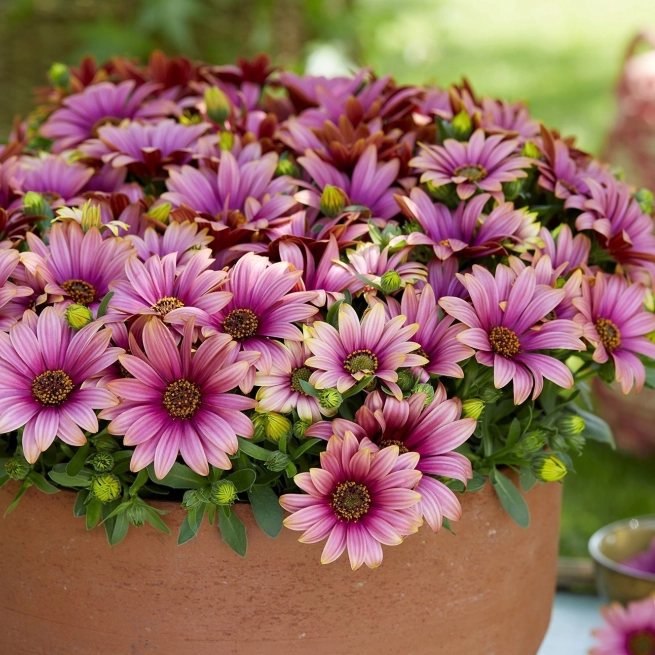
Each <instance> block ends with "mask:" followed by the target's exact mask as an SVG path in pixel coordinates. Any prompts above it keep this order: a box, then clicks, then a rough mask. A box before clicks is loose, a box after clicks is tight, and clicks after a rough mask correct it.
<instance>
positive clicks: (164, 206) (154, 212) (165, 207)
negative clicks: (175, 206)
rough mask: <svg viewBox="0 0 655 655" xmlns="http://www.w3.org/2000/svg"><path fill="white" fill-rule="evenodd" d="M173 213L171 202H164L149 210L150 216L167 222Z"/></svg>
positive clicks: (161, 221)
mask: <svg viewBox="0 0 655 655" xmlns="http://www.w3.org/2000/svg"><path fill="white" fill-rule="evenodd" d="M170 215H171V203H170V202H163V203H161V205H155V206H154V207H151V208H150V209H149V210H148V216H150V217H151V218H154V219H155V220H156V221H159V222H160V223H166V222H167V221H168V217H169V216H170Z"/></svg>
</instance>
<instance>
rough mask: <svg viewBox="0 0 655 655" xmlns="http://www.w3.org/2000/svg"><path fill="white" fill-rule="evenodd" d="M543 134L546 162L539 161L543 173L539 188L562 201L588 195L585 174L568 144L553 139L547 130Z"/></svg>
mask: <svg viewBox="0 0 655 655" xmlns="http://www.w3.org/2000/svg"><path fill="white" fill-rule="evenodd" d="M541 134H542V145H541V151H542V153H543V154H544V156H545V158H546V160H545V161H541V160H539V161H537V168H538V169H539V172H540V173H541V175H540V176H539V180H538V183H539V186H540V187H541V188H542V189H546V191H550V192H551V193H553V194H555V197H556V198H560V199H562V200H566V199H567V198H570V197H571V196H577V195H580V194H585V195H586V194H588V193H589V186H588V185H587V182H586V181H585V179H584V177H585V175H584V172H583V171H581V170H580V168H579V167H578V164H577V162H576V161H575V159H573V157H571V154H570V150H569V147H568V146H567V145H566V143H564V141H562V140H561V139H555V138H553V135H552V134H551V133H550V132H549V131H548V130H546V129H545V128H544V129H542V131H541Z"/></svg>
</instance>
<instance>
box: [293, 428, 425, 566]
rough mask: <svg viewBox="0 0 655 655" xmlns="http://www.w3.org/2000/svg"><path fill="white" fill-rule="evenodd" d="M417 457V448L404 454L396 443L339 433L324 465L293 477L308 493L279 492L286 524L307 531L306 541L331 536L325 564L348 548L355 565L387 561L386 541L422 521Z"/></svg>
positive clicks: (398, 537)
mask: <svg viewBox="0 0 655 655" xmlns="http://www.w3.org/2000/svg"><path fill="white" fill-rule="evenodd" d="M417 461H418V455H417V454H416V453H405V454H402V455H401V454H399V449H398V447H397V446H393V447H390V448H384V449H383V450H378V448H377V446H375V445H374V444H372V443H371V442H370V441H368V440H364V441H362V442H359V441H358V440H357V438H356V437H355V436H354V435H353V434H352V433H350V432H347V433H346V434H345V435H344V437H343V439H342V438H341V437H337V436H334V437H332V438H331V439H330V441H329V442H328V445H327V450H326V451H325V452H323V453H321V468H313V469H311V470H310V471H309V472H308V473H299V474H298V475H296V476H295V478H294V481H295V483H296V484H297V485H298V487H300V489H302V491H305V492H306V494H285V495H284V496H281V497H280V504H281V505H282V507H284V509H286V510H287V511H289V512H292V514H291V515H290V516H288V517H287V518H286V519H285V521H284V525H285V526H286V527H287V528H289V529H290V530H302V531H304V532H303V534H302V536H301V537H300V539H299V541H301V542H303V543H310V544H311V543H316V542H318V541H321V540H322V539H325V538H326V537H327V538H328V540H327V542H326V544H325V548H324V549H323V554H322V556H321V563H322V564H329V563H330V562H333V561H335V560H336V559H337V558H339V557H340V556H341V554H342V553H343V551H344V550H346V549H347V550H348V556H349V558H350V565H351V567H352V569H353V570H356V569H358V568H359V567H360V566H362V564H366V565H367V566H368V567H369V568H375V567H377V566H379V565H380V564H381V563H382V547H381V544H385V545H387V546H396V545H398V544H401V543H402V542H403V539H404V537H405V536H407V535H409V534H413V533H414V532H416V531H417V530H418V528H419V527H420V525H421V524H422V521H421V517H420V515H419V514H418V512H417V511H416V506H417V503H418V502H419V501H420V499H421V496H420V495H419V494H418V493H417V492H416V491H414V487H416V485H417V484H418V483H419V481H420V480H421V473H420V471H415V470H414V467H415V466H416V463H417Z"/></svg>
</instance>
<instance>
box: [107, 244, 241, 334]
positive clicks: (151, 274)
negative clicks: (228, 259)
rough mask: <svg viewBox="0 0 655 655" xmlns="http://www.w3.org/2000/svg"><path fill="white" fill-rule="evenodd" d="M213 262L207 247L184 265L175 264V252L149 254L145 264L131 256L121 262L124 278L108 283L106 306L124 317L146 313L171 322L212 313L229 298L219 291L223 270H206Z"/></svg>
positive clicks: (229, 295)
mask: <svg viewBox="0 0 655 655" xmlns="http://www.w3.org/2000/svg"><path fill="white" fill-rule="evenodd" d="M213 261H214V260H213V259H211V251H210V250H207V249H204V250H199V251H198V252H196V253H195V254H194V255H193V257H191V259H189V261H188V263H187V264H186V265H185V266H184V267H178V262H177V253H171V254H170V255H166V256H164V257H159V255H153V256H152V257H150V258H149V259H147V260H146V261H145V263H144V262H142V261H140V260H139V259H137V258H136V257H132V258H131V259H130V260H129V261H128V262H127V263H126V264H125V275H126V277H127V279H124V280H118V281H117V282H114V283H112V284H111V290H112V291H113V292H114V295H113V296H112V298H111V300H110V301H109V307H110V308H112V309H114V310H116V311H117V312H120V313H122V314H127V315H128V316H136V315H137V314H150V315H153V316H159V317H161V318H162V319H164V320H166V321H167V322H172V323H182V322H184V321H185V320H186V319H188V317H189V316H191V315H197V314H201V313H208V314H213V313H214V312H217V311H219V310H220V309H222V308H223V307H225V305H227V303H228V302H230V299H231V298H232V294H231V293H228V292H226V291H222V290H220V291H219V289H220V287H222V286H223V285H224V284H225V282H226V280H227V273H226V272H225V271H212V270H207V269H208V268H209V267H210V266H211V265H212V263H213Z"/></svg>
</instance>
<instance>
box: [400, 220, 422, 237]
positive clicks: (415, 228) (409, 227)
mask: <svg viewBox="0 0 655 655" xmlns="http://www.w3.org/2000/svg"><path fill="white" fill-rule="evenodd" d="M402 230H403V232H404V233H405V234H412V232H425V230H424V229H423V226H422V225H421V224H420V223H419V222H418V221H416V220H414V219H409V220H407V221H405V223H404V224H403V227H402Z"/></svg>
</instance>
